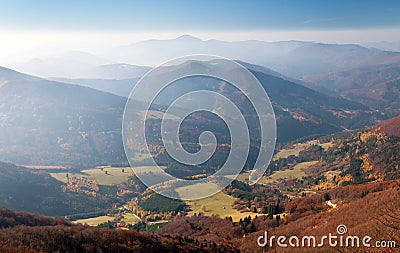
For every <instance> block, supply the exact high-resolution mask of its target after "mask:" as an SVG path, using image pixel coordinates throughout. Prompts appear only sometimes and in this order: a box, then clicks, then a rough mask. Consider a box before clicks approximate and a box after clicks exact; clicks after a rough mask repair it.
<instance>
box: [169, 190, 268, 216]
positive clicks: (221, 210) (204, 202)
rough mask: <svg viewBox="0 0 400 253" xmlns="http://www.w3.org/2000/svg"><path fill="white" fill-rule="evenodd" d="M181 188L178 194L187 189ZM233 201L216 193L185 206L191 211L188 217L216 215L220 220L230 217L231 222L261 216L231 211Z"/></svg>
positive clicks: (223, 194) (227, 196) (187, 202)
mask: <svg viewBox="0 0 400 253" xmlns="http://www.w3.org/2000/svg"><path fill="white" fill-rule="evenodd" d="M193 187H196V185H195V186H192V188H191V189H195V188H193ZM197 187H201V186H197ZM210 187H211V186H210ZM182 188H184V187H182ZM182 188H178V189H177V190H176V191H177V192H178V193H179V192H182V191H186V190H187V189H188V188H187V187H186V188H185V189H182ZM235 200H236V198H234V197H232V196H229V195H227V194H225V193H223V192H218V193H217V194H214V195H213V196H210V197H207V198H204V199H198V200H192V201H186V204H187V205H189V206H190V209H191V210H192V211H190V212H189V216H192V215H194V213H200V212H202V213H203V214H204V215H205V216H212V215H218V216H219V217H221V218H224V217H229V216H231V217H232V219H233V221H239V220H240V219H241V218H242V219H243V218H245V217H247V216H249V215H250V216H251V217H255V216H256V215H258V216H260V215H262V214H256V213H251V212H243V213H241V212H239V211H238V210H236V209H233V208H232V204H233V203H234V202H235Z"/></svg>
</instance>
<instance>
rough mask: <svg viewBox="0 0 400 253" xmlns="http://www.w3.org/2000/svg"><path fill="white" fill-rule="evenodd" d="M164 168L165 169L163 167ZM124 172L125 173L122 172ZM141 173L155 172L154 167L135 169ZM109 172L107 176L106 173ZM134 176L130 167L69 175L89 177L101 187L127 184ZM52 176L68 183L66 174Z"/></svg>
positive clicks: (89, 170) (70, 174)
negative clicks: (129, 178)
mask: <svg viewBox="0 0 400 253" xmlns="http://www.w3.org/2000/svg"><path fill="white" fill-rule="evenodd" d="M162 168H163V167H162ZM122 170H124V172H122ZM135 170H137V171H139V173H144V172H150V171H151V172H155V171H156V167H154V166H139V167H135ZM106 171H107V174H106V173H105V172H106ZM132 174H133V171H132V169H131V168H130V167H125V168H120V167H96V168H93V169H86V170H81V171H80V172H79V173H68V175H69V176H70V177H87V178H90V179H93V180H95V181H96V182H97V183H98V184H100V185H116V184H121V183H123V182H125V181H126V180H127V179H128V177H129V176H131V175H132ZM50 175H51V176H52V177H53V178H55V179H57V180H58V181H61V182H63V183H66V182H67V177H66V175H67V173H66V172H57V173H50Z"/></svg>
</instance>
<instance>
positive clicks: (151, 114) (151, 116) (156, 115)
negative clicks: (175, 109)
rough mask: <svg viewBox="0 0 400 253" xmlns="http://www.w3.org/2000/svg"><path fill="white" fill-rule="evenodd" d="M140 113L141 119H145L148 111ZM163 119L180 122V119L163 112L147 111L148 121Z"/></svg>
mask: <svg viewBox="0 0 400 253" xmlns="http://www.w3.org/2000/svg"><path fill="white" fill-rule="evenodd" d="M139 113H140V116H141V117H144V116H145V115H146V111H145V110H143V111H140V112H139ZM164 114H165V116H164ZM163 117H164V118H165V119H170V120H179V119H180V118H179V117H178V116H176V115H173V114H168V113H164V112H161V111H155V110H148V111H147V119H162V118H163Z"/></svg>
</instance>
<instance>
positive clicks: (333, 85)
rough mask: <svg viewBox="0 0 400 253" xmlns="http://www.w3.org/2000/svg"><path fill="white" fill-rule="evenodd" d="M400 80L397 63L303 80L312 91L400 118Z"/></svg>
mask: <svg viewBox="0 0 400 253" xmlns="http://www.w3.org/2000/svg"><path fill="white" fill-rule="evenodd" d="M399 77H400V63H398V62H397V63H392V64H383V65H378V66H367V67H359V68H350V69H347V70H342V71H333V72H328V73H323V74H317V75H308V76H305V77H304V78H303V81H305V85H307V87H310V88H312V89H315V90H318V91H321V92H324V93H328V94H335V95H337V96H341V97H344V98H347V99H350V100H353V101H357V102H360V103H362V104H365V105H368V106H371V107H373V108H376V109H379V110H382V111H385V112H386V113H389V114H390V113H391V112H393V113H394V114H396V113H397V115H398V110H399V109H400V104H399V99H398V98H399V96H400V86H399ZM393 113H392V115H393Z"/></svg>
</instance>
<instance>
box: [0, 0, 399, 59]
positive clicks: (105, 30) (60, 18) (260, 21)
mask: <svg viewBox="0 0 400 253" xmlns="http://www.w3.org/2000/svg"><path fill="white" fill-rule="evenodd" d="M399 13H400V1H370V0H364V1H342V0H336V1H322V0H308V1H306V0H297V1H296V0H294V1H284V0H282V1H266V0H261V1H258V0H256V1H236V0H220V1H211V0H203V1H195V0H186V1H184V0H182V1H177V0H169V1H129V0H125V1H123V0H114V1H105V0H97V1H90V0H79V1H78V0H70V1H50V0H37V1H28V0H14V1H0V48H1V50H0V58H1V59H3V62H4V61H10V62H12V61H14V62H18V61H21V60H24V59H26V58H28V57H32V56H34V55H42V56H46V55H52V54H54V53H55V52H59V53H60V52H62V51H63V50H84V51H90V50H92V51H96V50H101V49H103V48H107V47H112V46H117V45H123V44H130V43H132V42H136V41H140V40H146V39H153V38H156V39H167V38H174V37H177V36H179V35H182V34H191V35H194V36H197V37H200V38H202V39H221V40H231V41H232V40H252V39H256V40H266V41H277V40H308V41H319V42H328V43H363V42H370V41H399V40H400V15H399ZM1 63H2V61H0V64H1Z"/></svg>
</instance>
